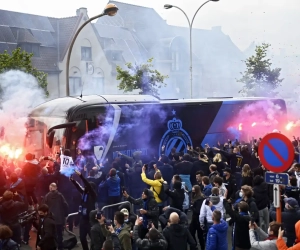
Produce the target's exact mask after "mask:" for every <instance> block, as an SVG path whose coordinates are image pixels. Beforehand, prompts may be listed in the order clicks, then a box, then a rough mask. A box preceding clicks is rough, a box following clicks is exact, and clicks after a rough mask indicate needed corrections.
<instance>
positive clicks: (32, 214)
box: [18, 211, 37, 226]
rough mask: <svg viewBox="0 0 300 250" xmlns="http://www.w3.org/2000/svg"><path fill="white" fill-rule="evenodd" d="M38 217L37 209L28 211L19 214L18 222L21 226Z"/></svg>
mask: <svg viewBox="0 0 300 250" xmlns="http://www.w3.org/2000/svg"><path fill="white" fill-rule="evenodd" d="M36 219H37V211H26V212H23V213H21V214H19V215H18V222H19V224H20V225H21V226H25V225H26V224H28V223H30V222H32V221H33V220H36Z"/></svg>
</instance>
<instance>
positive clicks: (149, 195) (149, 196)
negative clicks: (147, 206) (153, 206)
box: [147, 189, 154, 200]
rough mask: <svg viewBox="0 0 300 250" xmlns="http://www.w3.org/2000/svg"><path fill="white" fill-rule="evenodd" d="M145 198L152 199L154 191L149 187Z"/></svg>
mask: <svg viewBox="0 0 300 250" xmlns="http://www.w3.org/2000/svg"><path fill="white" fill-rule="evenodd" d="M147 199H148V200H150V199H154V193H153V191H152V190H150V189H148V195H147Z"/></svg>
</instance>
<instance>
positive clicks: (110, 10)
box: [66, 3, 119, 96]
mask: <svg viewBox="0 0 300 250" xmlns="http://www.w3.org/2000/svg"><path fill="white" fill-rule="evenodd" d="M118 10H119V9H118V7H117V6H116V5H115V4H112V3H109V4H107V5H106V7H105V9H104V11H103V12H102V13H101V14H99V15H97V16H94V17H91V18H90V19H88V20H87V21H85V22H84V23H83V24H82V25H81V26H80V27H79V29H78V30H77V31H76V33H75V35H74V37H73V39H72V41H71V44H70V48H69V51H68V55H67V62H66V64H67V65H66V96H69V95H70V86H69V71H70V68H69V67H70V59H71V53H72V49H73V46H74V43H75V41H76V38H77V37H78V35H79V33H80V31H81V30H82V29H83V28H84V27H85V26H86V25H87V24H88V23H90V22H92V21H93V20H95V19H97V18H100V17H102V16H114V15H116V14H117V12H118Z"/></svg>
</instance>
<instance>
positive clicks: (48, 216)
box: [45, 212, 55, 221]
mask: <svg viewBox="0 0 300 250" xmlns="http://www.w3.org/2000/svg"><path fill="white" fill-rule="evenodd" d="M45 219H50V220H53V221H55V220H54V216H53V213H51V212H49V213H48V214H47V216H46V217H45Z"/></svg>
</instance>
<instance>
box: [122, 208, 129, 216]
mask: <svg viewBox="0 0 300 250" xmlns="http://www.w3.org/2000/svg"><path fill="white" fill-rule="evenodd" d="M120 212H121V213H123V214H124V215H127V216H128V215H129V212H128V210H127V209H126V208H123V209H122V210H121V211H120Z"/></svg>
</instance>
